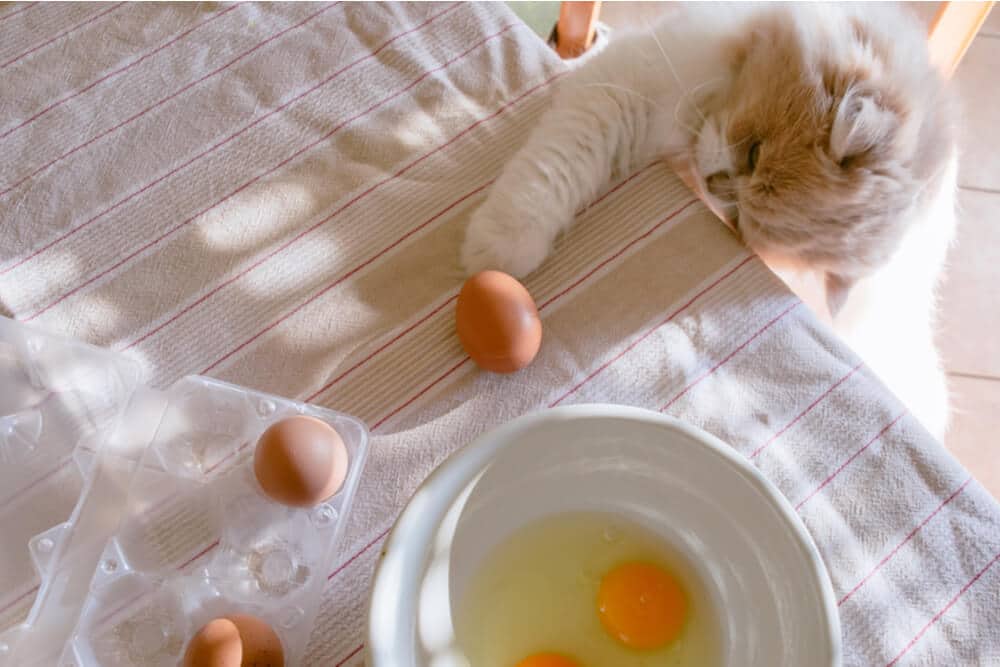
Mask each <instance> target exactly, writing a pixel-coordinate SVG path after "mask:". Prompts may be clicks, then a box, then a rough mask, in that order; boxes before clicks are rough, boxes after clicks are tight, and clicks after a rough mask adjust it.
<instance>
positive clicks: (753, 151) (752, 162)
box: [747, 141, 760, 171]
mask: <svg viewBox="0 0 1000 667" xmlns="http://www.w3.org/2000/svg"><path fill="white" fill-rule="evenodd" d="M759 157H760V142H759V141H755V142H753V144H752V145H751V146H750V152H749V153H747V167H748V168H749V169H750V171H753V170H754V169H756V168H757V158H759Z"/></svg>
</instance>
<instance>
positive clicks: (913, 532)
mask: <svg viewBox="0 0 1000 667" xmlns="http://www.w3.org/2000/svg"><path fill="white" fill-rule="evenodd" d="M971 481H972V477H969V478H967V479H966V480H965V481H964V482H962V485H961V486H959V487H958V488H957V489H955V491H954V493H952V494H951V495H950V496H948V497H947V498H945V499H944V500H942V501H941V504H940V505H938V506H937V509H935V510H934V511H933V512H931V513H930V514H928V515H927V516H926V517H925V518H924V520H923V521H921V522H920V523H919V524H917V527H916V528H914V529H913V530H911V531H910V533H909V534H908V535H907V536H906V537H904V538H903V539H902V541H900V543H899V544H897V545H896V547H895V548H894V549H893V550H892V551H890V552H889V554H888V555H887V556H886V557H885V558H883V559H882V560H880V561H879V562H878V565H876V566H875V567H873V568H872V571H871V572H869V573H868V574H866V575H865V576H864V578H862V579H861V581H859V582H858V583H857V585H856V586H855V587H854V588H852V589H851V590H849V591H848V592H847V594H846V595H844V597H842V598H840V600H839V601H838V602H837V606H838V607H839V606H840V605H842V604H844V603H845V602H847V601H848V600H849V599H850V597H851V596H852V595H854V594H855V593H857V592H858V590H860V589H861V587H862V586H864V585H865V583H866V582H867V581H868V580H869V579H871V578H872V577H873V576H875V573H876V572H878V571H879V570H880V569H882V566H883V565H885V564H886V563H888V562H889V561H890V560H892V557H893V556H895V555H896V552H897V551H899V550H900V549H902V548H903V547H904V546H905V545H906V543H907V542H909V541H910V540H912V539H913V537H914V536H915V535H916V534H917V533H919V532H920V530H921V529H922V528H923V527H924V526H926V525H927V524H928V523H929V522H930V520H931V519H933V518H934V517H935V516H937V514H938V512H940V511H941V510H942V509H944V506H945V505H947V504H948V503H950V502H951V501H952V500H954V499H955V498H957V497H958V495H959V494H960V493H962V491H964V490H965V487H967V486H968V485H969V482H971Z"/></svg>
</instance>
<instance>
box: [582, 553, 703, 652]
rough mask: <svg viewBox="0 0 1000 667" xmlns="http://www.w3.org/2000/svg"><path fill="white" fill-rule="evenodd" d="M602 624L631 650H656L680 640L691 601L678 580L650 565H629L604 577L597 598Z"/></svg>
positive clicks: (635, 563) (626, 564) (619, 567)
mask: <svg viewBox="0 0 1000 667" xmlns="http://www.w3.org/2000/svg"><path fill="white" fill-rule="evenodd" d="M597 606H598V611H599V613H600V618H601V624H602V625H603V626H604V629H605V630H607V631H608V633H609V634H610V635H611V636H612V637H614V638H615V639H617V640H618V641H620V642H621V643H623V644H625V645H626V646H628V647H630V648H635V649H655V648H660V647H661V646H664V645H666V644H668V643H669V642H671V641H673V640H674V639H676V638H677V636H678V635H679V634H680V632H681V629H683V627H684V620H685V618H686V617H687V611H688V610H687V606H688V605H687V599H686V598H685V596H684V591H683V589H681V586H680V583H678V581H677V579H676V578H675V577H674V576H673V575H671V574H670V573H669V572H666V571H665V570H663V569H662V568H659V567H657V566H655V565H651V564H649V563H638V562H634V563H625V564H624V565H620V566H618V567H616V568H615V569H613V570H611V571H610V572H608V573H607V574H606V575H604V578H603V579H602V580H601V587H600V590H599V591H598V594H597Z"/></svg>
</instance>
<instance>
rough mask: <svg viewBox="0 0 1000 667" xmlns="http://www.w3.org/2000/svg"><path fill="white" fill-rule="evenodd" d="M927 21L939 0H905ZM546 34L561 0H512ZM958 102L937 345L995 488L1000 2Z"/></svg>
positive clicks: (623, 20)
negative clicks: (953, 227) (952, 215)
mask: <svg viewBox="0 0 1000 667" xmlns="http://www.w3.org/2000/svg"><path fill="white" fill-rule="evenodd" d="M669 4H670V3H660V2H606V3H604V5H603V7H602V10H601V21H603V22H604V23H607V24H608V25H610V26H612V27H622V26H625V25H643V24H648V22H649V21H650V20H651V19H653V18H655V17H656V16H658V15H659V14H660V13H662V12H663V11H664V10H665V7H666V6H667V5H669ZM905 4H906V5H907V6H908V8H910V9H911V10H912V11H914V12H915V13H916V14H917V15H918V16H920V18H921V19H922V20H923V21H925V22H926V23H927V24H928V25H929V24H930V22H931V20H932V19H933V17H934V15H935V14H936V12H937V8H938V5H939V3H936V2H909V3H905ZM512 6H513V8H514V9H515V11H517V12H518V14H520V15H521V16H522V18H524V19H525V20H526V21H527V22H528V23H529V24H530V25H532V27H533V28H535V30H536V31H537V32H539V34H541V35H542V36H543V37H545V36H547V35H548V33H549V31H550V30H551V27H552V23H553V22H554V20H555V18H556V16H558V11H559V3H558V2H523V3H512ZM955 84H956V86H957V90H958V93H959V96H960V98H961V100H962V104H963V107H964V109H963V114H962V122H961V127H962V167H961V172H960V177H959V182H960V185H961V186H962V190H961V194H960V204H961V211H960V213H959V226H960V227H959V234H958V242H957V243H956V244H955V246H954V248H952V250H951V254H950V266H949V270H948V275H947V278H946V281H945V284H944V286H943V289H942V291H941V307H942V317H941V320H942V327H941V333H940V339H939V340H940V345H941V348H942V351H943V354H944V358H945V365H946V367H947V369H948V375H949V381H950V384H951V389H952V393H953V401H952V402H953V407H954V419H953V425H952V428H951V430H950V432H949V434H948V436H947V438H946V444H947V446H948V448H949V449H950V450H951V451H952V452H953V453H954V454H955V455H956V456H957V457H958V458H959V459H960V460H961V461H962V462H963V463H964V464H965V465H966V467H968V468H969V469H970V470H971V471H972V472H973V474H975V476H976V477H977V478H978V479H979V481H980V482H982V483H983V484H984V485H985V486H986V487H987V488H989V489H990V490H991V491H992V492H993V495H994V496H996V497H997V498H1000V8H996V9H995V10H994V11H993V13H992V14H991V15H990V16H989V18H988V19H987V22H986V25H985V26H984V27H983V28H982V30H980V33H979V35H978V36H977V37H976V39H975V41H974V42H973V44H972V46H971V47H970V49H969V51H968V53H967V54H966V56H965V59H964V60H963V61H962V63H961V65H960V66H959V68H958V72H957V73H956V75H955Z"/></svg>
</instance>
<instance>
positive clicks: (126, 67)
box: [0, 2, 243, 139]
mask: <svg viewBox="0 0 1000 667" xmlns="http://www.w3.org/2000/svg"><path fill="white" fill-rule="evenodd" d="M241 4H243V3H242V2H237V3H236V4H234V5H230V6H229V7H227V8H226V9H224V10H222V11H221V12H218V13H217V14H214V15H212V16H210V17H209V18H207V19H205V20H204V21H202V22H201V23H198V24H195V25H194V26H193V27H191V28H188V29H187V30H185V31H184V32H182V33H181V34H179V35H177V36H176V37H174V38H173V39H171V40H170V41H169V42H166V43H165V44H163V45H161V46H159V47H157V48H156V49H154V50H152V51H150V52H149V53H147V54H146V55H144V56H142V57H140V58H137V59H136V60H133V61H132V62H130V63H129V64H127V65H123V66H122V67H119V68H118V69H116V70H113V71H111V72H108V73H107V74H105V75H104V76H102V77H101V78H99V79H97V80H96V81H94V82H93V83H89V84H87V85H86V86H85V87H83V88H81V89H80V90H78V91H76V92H74V93H70V94H69V95H67V96H66V97H63V98H61V99H59V100H57V101H55V102H53V103H52V104H50V105H49V106H47V107H45V108H44V109H42V110H41V111H39V112H38V113H36V114H35V115H34V116H31V117H30V118H28V119H27V120H23V121H21V122H20V123H18V124H17V125H15V126H14V127H12V128H10V129H9V130H6V131H5V132H3V133H2V134H0V139H5V138H7V137H8V136H9V135H10V134H12V133H13V132H16V131H17V130H19V129H21V128H22V127H24V126H25V125H28V124H30V123H32V122H34V121H35V120H37V119H39V118H41V117H42V116H44V115H45V114H47V113H48V112H50V111H52V110H53V109H55V108H56V107H58V106H60V105H62V104H65V103H66V102H68V101H70V100H71V99H73V98H75V97H79V96H80V95H83V94H84V93H85V92H87V91H88V90H90V89H91V88H93V87H94V86H97V85H100V84H101V83H104V82H105V81H107V80H108V79H111V78H113V77H115V76H118V75H119V74H121V73H122V72H125V71H127V70H130V69H132V68H133V67H135V66H136V65H138V64H139V63H141V62H142V61H144V60H146V59H147V58H150V57H152V56H154V55H156V54H157V53H159V52H160V51H162V50H163V49H165V48H167V47H168V46H171V45H172V44H175V43H177V42H178V41H180V40H182V39H184V38H185V37H187V36H188V35H190V34H191V33H192V32H194V31H195V30H197V29H198V28H200V27H202V26H203V25H205V24H207V23H211V22H212V21H214V20H216V19H218V18H222V17H223V16H224V15H226V14H228V13H229V12H231V11H233V10H234V9H236V8H237V7H239V6H240V5H241ZM0 20H2V19H0Z"/></svg>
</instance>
